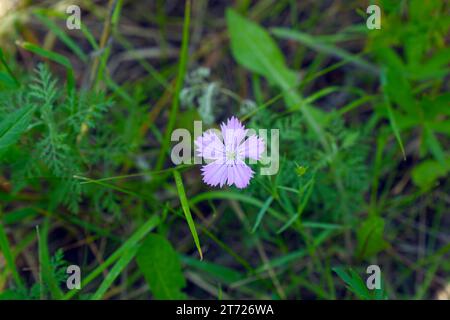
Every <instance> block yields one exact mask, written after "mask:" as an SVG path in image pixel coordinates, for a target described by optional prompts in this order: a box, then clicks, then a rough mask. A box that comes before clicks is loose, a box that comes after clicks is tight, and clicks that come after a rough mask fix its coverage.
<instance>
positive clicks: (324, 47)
mask: <svg viewBox="0 0 450 320" xmlns="http://www.w3.org/2000/svg"><path fill="white" fill-rule="evenodd" d="M271 31H272V32H273V34H274V35H275V36H277V37H279V38H282V39H288V40H294V41H298V42H300V43H301V44H303V45H305V46H307V47H309V48H311V49H313V50H315V51H318V52H321V53H324V54H327V55H331V56H335V57H338V58H341V59H342V60H346V61H349V62H351V63H353V64H355V65H357V66H360V67H363V68H365V69H367V70H369V71H371V72H372V73H374V74H378V73H379V70H378V69H377V68H376V67H375V66H373V65H372V64H370V63H369V62H367V61H366V60H364V59H362V58H361V57H359V56H356V55H354V54H351V53H349V52H347V51H345V50H343V49H341V48H339V47H337V46H334V45H331V44H327V43H325V42H321V41H319V40H318V39H317V37H313V36H311V35H309V34H307V33H304V32H300V31H297V30H291V29H285V28H274V29H272V30H271Z"/></svg>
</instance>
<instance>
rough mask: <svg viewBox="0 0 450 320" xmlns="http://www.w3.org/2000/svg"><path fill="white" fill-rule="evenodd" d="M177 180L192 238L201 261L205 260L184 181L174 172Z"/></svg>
mask: <svg viewBox="0 0 450 320" xmlns="http://www.w3.org/2000/svg"><path fill="white" fill-rule="evenodd" d="M173 176H174V178H175V184H176V186H177V190H178V196H179V198H180V202H181V207H182V208H183V212H184V215H185V216H186V220H187V223H188V226H189V230H191V233H192V237H193V238H194V242H195V246H196V247H197V250H198V253H199V254H200V259H201V260H203V253H202V248H201V246H200V240H199V239H198V234H197V230H196V229H195V224H194V220H193V219H192V215H191V210H190V209H189V202H188V200H187V198H186V192H185V191H184V186H183V181H182V179H181V175H180V173H179V172H178V171H174V172H173Z"/></svg>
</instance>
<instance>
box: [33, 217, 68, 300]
mask: <svg viewBox="0 0 450 320" xmlns="http://www.w3.org/2000/svg"><path fill="white" fill-rule="evenodd" d="M48 231H49V220H48V219H46V220H45V221H44V225H43V226H42V228H38V229H37V232H38V248H39V266H40V273H41V279H42V281H43V283H41V286H42V289H43V288H48V289H49V291H50V294H51V296H52V298H53V299H61V298H62V295H63V293H62V291H61V288H60V287H59V283H58V281H57V280H56V278H55V275H54V272H53V270H52V265H51V262H50V252H49V248H48ZM42 289H41V290H42ZM41 292H42V291H41Z"/></svg>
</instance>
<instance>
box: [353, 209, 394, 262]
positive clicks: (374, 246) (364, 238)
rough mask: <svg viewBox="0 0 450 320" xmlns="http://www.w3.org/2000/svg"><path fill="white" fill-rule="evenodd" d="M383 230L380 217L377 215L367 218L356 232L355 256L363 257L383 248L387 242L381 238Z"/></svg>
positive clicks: (382, 221) (382, 222)
mask: <svg viewBox="0 0 450 320" xmlns="http://www.w3.org/2000/svg"><path fill="white" fill-rule="evenodd" d="M383 232H384V220H383V219H382V218H380V217H377V216H371V217H369V218H367V220H365V221H364V222H363V223H362V225H361V227H360V228H359V230H358V232H357V239H358V246H357V250H356V252H357V256H358V257H359V258H362V259H364V258H367V257H370V256H372V255H374V254H376V253H378V252H380V251H382V250H384V249H385V248H386V247H387V246H388V243H387V242H386V241H385V240H384V239H383Z"/></svg>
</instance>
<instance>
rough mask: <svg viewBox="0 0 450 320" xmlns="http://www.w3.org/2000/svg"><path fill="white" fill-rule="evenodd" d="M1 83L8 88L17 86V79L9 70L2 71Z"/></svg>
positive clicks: (0, 75) (0, 73)
mask: <svg viewBox="0 0 450 320" xmlns="http://www.w3.org/2000/svg"><path fill="white" fill-rule="evenodd" d="M0 83H1V84H3V85H4V86H6V88H8V89H14V88H17V84H16V81H15V80H14V78H13V77H11V76H10V75H9V73H7V72H3V71H0Z"/></svg>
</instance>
